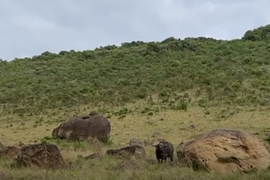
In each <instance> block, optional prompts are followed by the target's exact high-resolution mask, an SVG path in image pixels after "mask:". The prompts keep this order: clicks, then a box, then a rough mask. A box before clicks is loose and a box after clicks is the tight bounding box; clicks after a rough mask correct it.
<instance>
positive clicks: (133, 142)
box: [129, 138, 150, 147]
mask: <svg viewBox="0 0 270 180" xmlns="http://www.w3.org/2000/svg"><path fill="white" fill-rule="evenodd" d="M129 145H130V146H133V145H138V146H142V147H145V146H148V145H150V143H149V142H148V141H147V140H143V139H137V138H132V139H130V141H129Z"/></svg>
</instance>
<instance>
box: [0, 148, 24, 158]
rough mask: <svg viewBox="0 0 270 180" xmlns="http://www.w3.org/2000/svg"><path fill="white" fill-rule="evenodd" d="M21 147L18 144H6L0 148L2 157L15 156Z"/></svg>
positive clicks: (0, 156)
mask: <svg viewBox="0 0 270 180" xmlns="http://www.w3.org/2000/svg"><path fill="white" fill-rule="evenodd" d="M19 151H20V148H19V147H16V146H6V147H2V148H1V149H0V158H3V157H8V158H14V157H16V156H17V154H18V153H19Z"/></svg>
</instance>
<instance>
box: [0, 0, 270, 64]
mask: <svg viewBox="0 0 270 180" xmlns="http://www.w3.org/2000/svg"><path fill="white" fill-rule="evenodd" d="M269 8H270V1H269V0H258V1H256V0H46V1H45V0H0V40H1V43H0V58H2V59H5V60H12V59H14V58H15V57H18V58H21V57H32V56H34V55H39V54H41V53H43V52H45V51H50V52H55V53H58V52H59V51H61V50H71V49H74V50H86V49H94V48H95V47H99V46H105V45H109V44H116V45H119V44H120V43H122V42H130V41H137V40H142V41H161V40H164V39H165V38H168V37H171V36H173V37H176V38H185V37H188V36H189V37H194V36H210V37H214V38H217V39H233V38H241V37H242V36H243V34H244V33H245V32H246V31H247V30H248V29H253V28H257V27H259V26H263V25H266V24H268V23H269V24H270V11H269Z"/></svg>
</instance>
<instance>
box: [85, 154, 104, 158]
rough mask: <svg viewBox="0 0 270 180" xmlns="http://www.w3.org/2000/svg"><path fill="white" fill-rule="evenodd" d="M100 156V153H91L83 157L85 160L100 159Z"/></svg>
mask: <svg viewBox="0 0 270 180" xmlns="http://www.w3.org/2000/svg"><path fill="white" fill-rule="evenodd" d="M101 157H102V155H101V154H100V153H93V154H91V155H89V156H86V157H84V158H85V159H100V158H101Z"/></svg>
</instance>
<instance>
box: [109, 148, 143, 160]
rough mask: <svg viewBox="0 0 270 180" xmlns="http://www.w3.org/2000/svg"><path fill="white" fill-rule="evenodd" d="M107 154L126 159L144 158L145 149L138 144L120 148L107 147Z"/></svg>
mask: <svg viewBox="0 0 270 180" xmlns="http://www.w3.org/2000/svg"><path fill="white" fill-rule="evenodd" d="M106 154H107V155H112V156H121V157H123V158H126V159H132V158H133V157H134V159H137V160H143V159H145V149H144V148H143V147H142V146H139V145H133V146H127V147H123V148H120V149H109V150H107V152H106Z"/></svg>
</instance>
